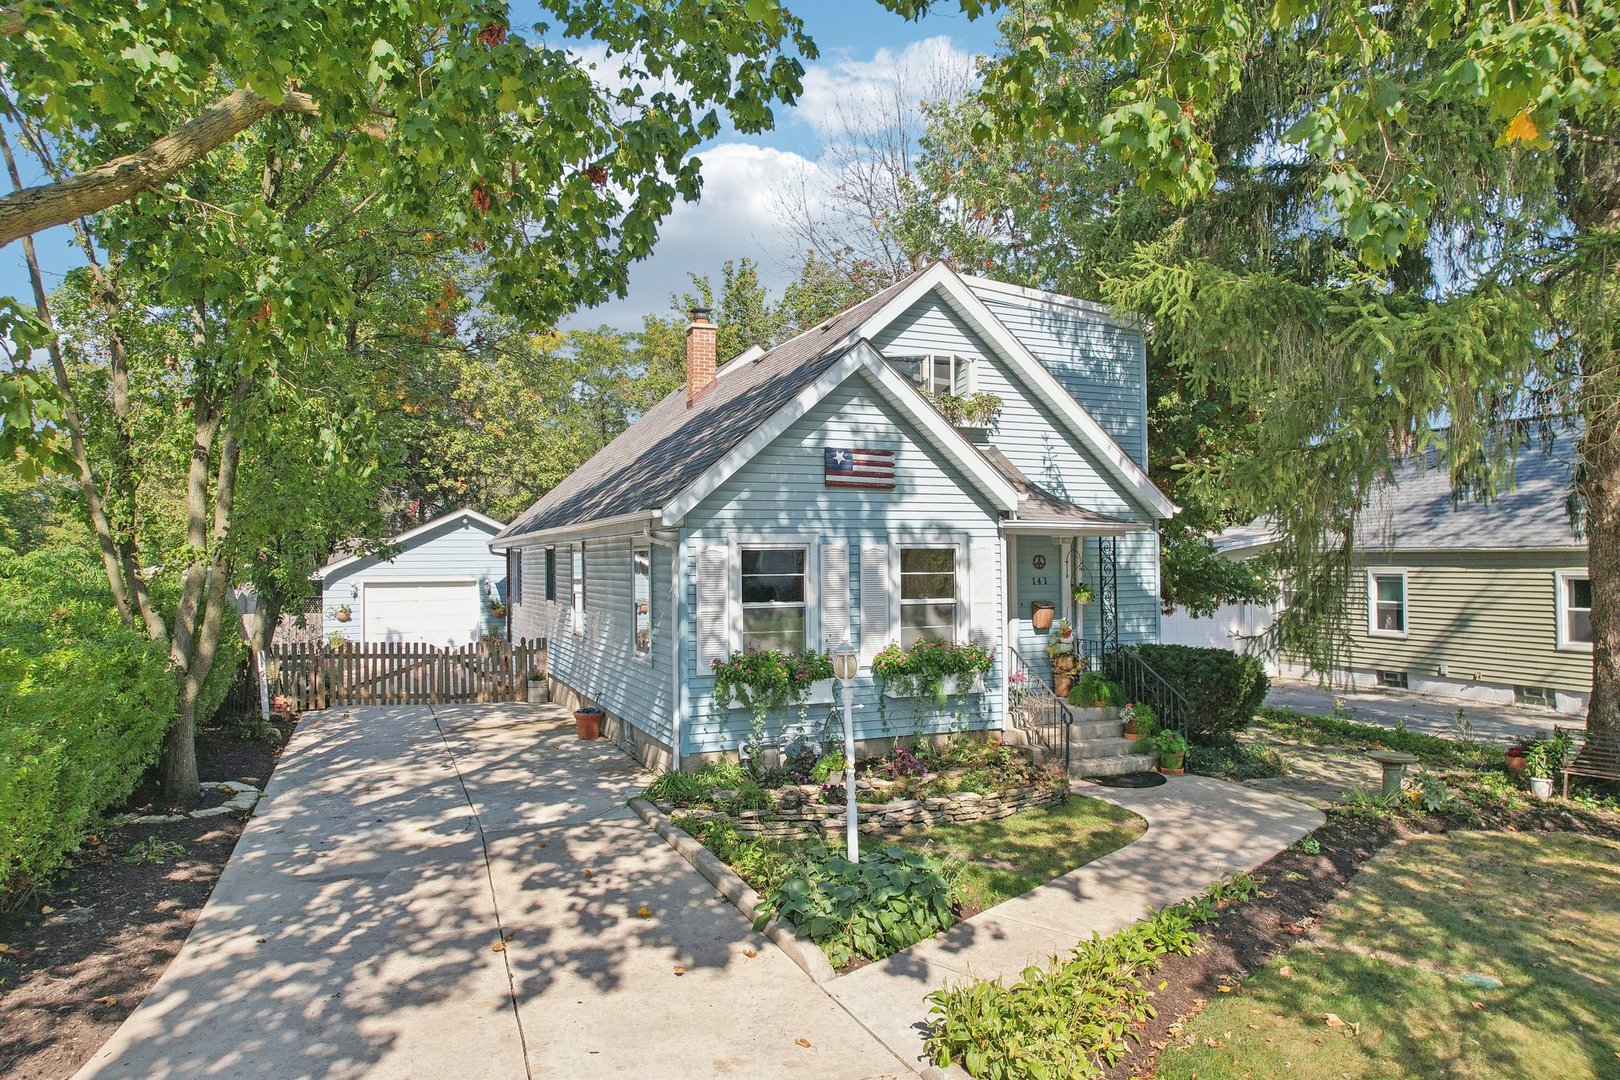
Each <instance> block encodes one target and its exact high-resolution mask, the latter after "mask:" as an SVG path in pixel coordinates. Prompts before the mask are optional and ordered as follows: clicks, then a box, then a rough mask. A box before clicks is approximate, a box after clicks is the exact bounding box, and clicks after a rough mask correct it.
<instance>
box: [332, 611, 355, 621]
mask: <svg viewBox="0 0 1620 1080" xmlns="http://www.w3.org/2000/svg"><path fill="white" fill-rule="evenodd" d="M332 618H334V619H336V620H337V621H338V622H348V621H349V620H350V619H352V618H354V615H353V613H352V612H348V611H339V612H337V613H336V614H334V615H333V616H332Z"/></svg>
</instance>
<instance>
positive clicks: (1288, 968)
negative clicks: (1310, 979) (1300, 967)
mask: <svg viewBox="0 0 1620 1080" xmlns="http://www.w3.org/2000/svg"><path fill="white" fill-rule="evenodd" d="M1277 974H1279V975H1281V976H1282V977H1283V978H1285V979H1286V978H1288V977H1289V976H1291V975H1293V974H1294V965H1293V964H1284V965H1283V966H1282V967H1280V968H1278V969H1277Z"/></svg>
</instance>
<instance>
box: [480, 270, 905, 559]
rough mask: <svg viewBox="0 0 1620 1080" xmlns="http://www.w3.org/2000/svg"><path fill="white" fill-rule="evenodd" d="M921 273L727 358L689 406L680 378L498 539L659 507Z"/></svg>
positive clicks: (820, 369) (826, 364) (833, 357)
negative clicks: (742, 356) (751, 356)
mask: <svg viewBox="0 0 1620 1080" xmlns="http://www.w3.org/2000/svg"><path fill="white" fill-rule="evenodd" d="M922 272H923V271H921V270H919V271H917V273H915V274H912V275H910V276H909V277H906V278H903V279H901V280H900V281H897V282H896V283H895V284H893V285H891V286H889V287H888V288H886V289H884V290H882V291H881V292H878V293H875V294H873V295H872V296H869V297H867V298H866V299H865V300H862V301H861V302H860V303H858V304H856V305H855V306H853V307H851V308H849V309H847V310H845V311H843V312H842V313H840V314H838V315H835V316H833V317H832V318H831V319H828V320H827V321H826V322H824V323H821V324H820V325H819V326H815V327H812V328H811V329H809V330H807V331H805V332H804V333H802V334H799V335H798V336H797V337H793V338H790V339H788V340H787V341H784V342H783V343H782V344H780V345H778V346H777V347H776V348H774V349H771V350H770V351H769V352H767V353H765V354H764V355H763V356H761V357H759V358H758V359H755V360H746V361H740V362H739V364H738V365H737V366H735V367H734V366H732V365H729V364H728V365H726V366H725V367H723V368H722V369H721V372H720V376H719V378H718V379H716V380H715V382H714V383H713V384H712V385H711V386H710V387H709V388H708V389H707V390H706V391H704V392H703V394H702V395H701V396H700V397H699V398H698V400H697V401H696V403H694V404H693V405H692V406H691V407H690V408H688V407H687V404H686V388H685V387H684V386H683V387H681V388H680V389H678V390H676V391H675V392H674V393H672V394H670V395H668V396H667V397H665V398H664V399H663V400H662V401H660V402H658V404H656V405H654V406H653V407H652V408H651V409H648V410H647V412H646V413H645V414H643V415H642V417H641V418H640V419H639V420H637V421H636V422H635V423H633V424H631V425H630V426H629V427H628V428H626V429H625V430H624V431H623V432H622V433H621V434H620V435H619V437H618V438H616V439H614V440H613V441H612V442H610V443H608V444H607V445H606V446H604V447H603V448H602V449H601V450H599V451H598V452H597V453H596V455H595V456H594V457H592V458H591V459H590V460H589V461H587V462H586V463H585V464H583V465H581V466H580V467H579V468H578V469H575V470H574V471H573V472H572V473H571V474H569V476H568V477H567V479H565V480H564V481H563V482H562V483H560V484H558V485H557V486H556V487H554V488H552V489H551V491H549V492H547V493H546V495H545V496H544V497H543V498H541V499H540V501H539V502H537V503H535V504H534V505H533V506H531V507H530V508H529V509H528V510H526V511H524V512H523V513H522V514H520V515H519V516H518V518H517V520H516V521H514V522H512V524H511V525H509V526H507V527H506V529H505V530H503V531H502V532H501V534H500V535H499V536H498V537H496V541H497V542H499V541H501V540H509V539H513V538H516V537H520V536H524V535H527V534H529V533H536V532H543V531H546V530H549V529H555V528H560V527H563V526H569V525H585V524H589V523H590V522H593V521H601V520H602V519H604V518H613V517H620V516H622V515H625V514H634V513H637V512H639V511H644V510H655V509H658V508H659V507H661V506H663V505H664V504H665V503H667V502H668V501H669V500H670V499H672V498H674V497H675V496H676V495H678V494H680V492H681V491H683V490H685V489H686V487H687V486H688V485H690V484H691V483H692V482H693V481H695V480H696V479H697V478H698V477H700V476H702V475H703V474H704V473H705V472H706V471H708V469H709V468H710V467H711V466H713V465H714V464H715V463H716V462H718V461H719V460H720V459H721V458H723V457H725V455H726V454H727V452H729V451H730V450H731V448H732V447H734V446H736V445H737V444H738V443H740V442H742V441H743V440H744V439H746V438H747V437H748V436H749V434H750V433H751V432H753V431H754V430H755V429H757V428H758V427H759V426H760V425H761V424H763V423H765V422H766V421H767V420H769V419H770V418H771V417H772V416H773V415H775V414H776V412H777V411H778V410H779V409H781V408H782V407H783V406H784V405H786V404H787V403H788V402H790V401H792V400H793V398H794V397H795V396H796V395H797V394H798V393H799V392H800V391H801V390H803V389H804V388H805V387H807V386H809V385H810V384H811V383H813V382H815V381H816V380H817V379H818V378H820V377H821V375H822V374H823V373H824V372H826V371H827V369H828V368H830V367H832V365H833V364H834V363H835V362H836V361H837V360H838V358H839V357H841V356H842V355H843V354H844V353H845V352H846V351H847V350H848V349H849V348H851V347H853V346H854V344H855V342H854V341H850V340H846V339H847V338H848V337H849V335H850V334H852V333H854V332H855V331H856V330H858V329H859V328H860V327H861V326H862V325H863V324H864V323H865V322H866V321H867V320H868V319H869V318H870V317H871V316H872V315H874V314H876V313H877V312H878V310H880V309H881V308H882V307H883V306H884V305H885V304H887V303H888V302H889V301H890V300H891V299H892V298H893V297H894V296H895V295H897V294H898V293H899V292H900V291H901V290H903V289H904V288H905V287H906V286H907V285H909V284H911V281H912V279H913V278H915V277H917V276H919V275H920V274H921V273H922Z"/></svg>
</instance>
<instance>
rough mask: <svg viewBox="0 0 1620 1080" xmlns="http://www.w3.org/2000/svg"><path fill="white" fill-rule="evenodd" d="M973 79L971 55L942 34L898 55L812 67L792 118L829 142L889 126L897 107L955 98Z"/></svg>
mask: <svg viewBox="0 0 1620 1080" xmlns="http://www.w3.org/2000/svg"><path fill="white" fill-rule="evenodd" d="M973 78H974V64H973V54H972V53H969V52H965V51H963V50H962V49H959V48H957V46H956V44H955V42H953V41H952V40H951V39H950V38H949V37H945V36H943V35H941V36H938V37H931V38H924V39H923V40H922V41H914V42H912V43H911V44H909V45H907V46H906V47H905V48H904V49H901V50H900V51H899V52H898V53H896V52H894V51H893V50H892V49H879V50H878V51H877V52H876V53H874V54H872V56H871V57H870V58H869V59H857V58H854V57H851V56H848V55H844V56H841V57H839V58H837V59H835V60H830V61H826V62H823V63H817V64H814V65H812V66H811V67H810V69H809V70H808V71H806V72H805V76H804V93H803V95H801V96H800V98H799V102H798V104H797V105H796V106H795V107H794V109H793V112H792V116H793V117H794V118H796V119H799V120H802V121H804V122H805V123H806V124H809V125H810V127H811V129H812V130H813V131H814V132H815V133H816V137H817V138H819V139H821V140H822V141H823V142H826V141H828V140H830V139H837V138H840V137H843V136H845V135H847V134H849V133H850V132H852V131H853V132H859V131H861V130H862V129H863V128H868V129H869V126H877V125H881V124H884V123H886V122H887V120H886V118H887V117H888V116H890V114H892V112H893V110H894V108H895V107H896V105H897V104H898V105H899V106H900V107H901V108H904V109H907V110H910V109H914V108H915V106H916V104H917V103H918V102H919V101H921V100H925V99H932V98H939V97H956V96H958V95H960V94H961V93H962V91H963V90H964V89H965V88H966V87H967V86H968V85H969V84H971V83H972V81H973Z"/></svg>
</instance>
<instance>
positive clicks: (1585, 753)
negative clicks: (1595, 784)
mask: <svg viewBox="0 0 1620 1080" xmlns="http://www.w3.org/2000/svg"><path fill="white" fill-rule="evenodd" d="M1571 776H1584V777H1587V778H1588V779H1591V780H1614V781H1616V782H1620V736H1616V735H1607V734H1606V735H1600V736H1596V737H1592V736H1588V738H1587V740H1586V745H1585V746H1582V747H1581V749H1580V752H1579V753H1577V754H1576V755H1575V757H1574V758H1573V759H1572V760H1571V761H1570V762H1569V763H1568V764H1567V765H1565V766H1564V798H1566V799H1567V798H1569V778H1570V777H1571Z"/></svg>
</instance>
